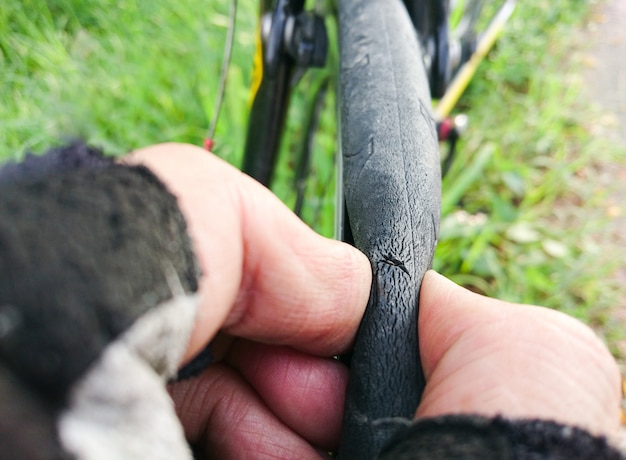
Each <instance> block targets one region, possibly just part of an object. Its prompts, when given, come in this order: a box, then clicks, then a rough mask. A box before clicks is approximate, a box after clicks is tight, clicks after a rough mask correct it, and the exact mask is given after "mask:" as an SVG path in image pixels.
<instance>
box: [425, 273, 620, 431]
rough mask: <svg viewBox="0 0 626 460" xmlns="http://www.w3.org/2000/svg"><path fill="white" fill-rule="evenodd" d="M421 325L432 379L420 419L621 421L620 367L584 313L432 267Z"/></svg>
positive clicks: (593, 425) (595, 425) (612, 424)
mask: <svg viewBox="0 0 626 460" xmlns="http://www.w3.org/2000/svg"><path fill="white" fill-rule="evenodd" d="M418 323H419V339H420V352H421V356H422V365H423V368H424V373H425V377H426V381H427V383H426V388H425V391H424V395H423V398H422V402H421V404H420V406H419V409H418V410H417V413H416V416H417V417H430V416H437V415H442V414H460V413H477V414H481V415H487V416H495V415H497V414H500V415H504V416H506V417H509V418H542V419H548V420H554V421H557V422H560V423H562V424H568V425H573V426H578V427H581V428H584V429H587V430H588V431H590V432H592V433H594V434H604V435H609V436H610V435H614V434H615V432H616V430H617V428H618V427H619V423H620V401H621V390H620V373H619V370H618V368H617V365H616V363H615V361H614V359H613V357H612V356H611V354H610V353H609V351H608V350H607V348H606V346H605V345H604V344H603V343H602V341H601V340H600V339H599V338H598V337H597V336H596V335H595V333H594V332H593V331H592V330H591V329H590V328H589V327H587V326H585V325H584V324H583V323H581V322H579V321H577V320H575V319H574V318H572V317H570V316H567V315H565V314H563V313H560V312H557V311H555V310H549V309H547V308H542V307H536V306H529V305H518V304H511V303H507V302H503V301H500V300H496V299H489V298H486V297H484V296H480V295H478V294H475V293H472V292H470V291H468V290H466V289H463V288H461V287H459V286H457V285H456V284H454V283H453V282H451V281H450V280H448V279H446V278H444V277H443V276H441V275H438V274H436V273H434V272H429V273H427V276H426V278H425V280H424V284H423V285H422V291H421V303H420V315H419V320H418Z"/></svg>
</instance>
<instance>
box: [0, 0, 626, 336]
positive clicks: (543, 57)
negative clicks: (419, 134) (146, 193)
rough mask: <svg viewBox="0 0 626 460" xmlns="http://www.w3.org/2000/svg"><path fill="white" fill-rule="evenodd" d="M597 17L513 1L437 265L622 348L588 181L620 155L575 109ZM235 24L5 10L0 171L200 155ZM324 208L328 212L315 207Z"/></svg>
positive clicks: (248, 28) (473, 88)
mask: <svg viewBox="0 0 626 460" xmlns="http://www.w3.org/2000/svg"><path fill="white" fill-rule="evenodd" d="M256 5H257V4H256V2H255V1H253V0H239V12H238V15H237V34H236V44H235V49H234V56H233V61H232V65H231V67H230V70H229V80H228V86H227V93H226V99H225V104H224V107H223V110H222V114H221V118H220V121H219V124H218V128H217V133H216V136H215V138H216V148H215V152H216V153H217V154H218V155H220V156H221V157H222V158H224V159H226V160H227V161H229V162H231V163H233V164H236V165H238V164H239V161H240V158H241V152H242V150H243V145H244V138H245V128H246V113H247V110H248V104H249V97H250V95H249V89H248V88H249V83H250V79H251V68H252V54H253V50H254V42H255V23H256V19H257V18H256V10H257V6H256ZM588 11H589V3H588V2H586V1H584V0H537V1H533V2H518V6H517V10H516V12H515V13H514V16H513V18H512V19H511V21H510V23H509V24H508V25H507V28H506V31H505V33H504V35H503V36H502V37H501V38H500V39H499V41H498V42H497V46H496V48H495V49H494V50H493V51H492V53H491V54H490V55H489V58H488V59H487V60H486V62H484V63H483V64H482V65H481V67H480V68H479V71H478V74H477V76H476V77H475V78H474V80H473V81H472V83H471V85H470V87H469V89H468V91H467V92H466V94H465V95H464V96H463V98H462V100H461V101H460V103H459V107H458V111H462V112H464V113H467V114H468V115H469V117H470V129H469V131H468V133H467V134H466V136H465V138H464V140H463V141H462V144H461V145H460V146H459V151H460V152H459V154H458V156H459V159H458V160H457V161H456V163H455V164H454V166H453V168H452V170H451V171H450V173H449V174H448V176H447V177H446V178H445V180H444V187H443V190H444V196H443V216H442V232H441V241H440V245H439V248H438V250H437V254H436V258H435V268H436V269H437V270H439V271H440V272H442V273H444V274H446V275H447V276H449V277H451V278H453V279H454V280H456V281H457V282H459V283H462V284H464V285H466V286H468V287H470V288H471V289H474V290H476V291H479V292H483V293H486V294H488V295H492V296H497V297H500V298H504V299H507V300H511V301H519V302H526V303H535V304H541V305H547V306H550V307H554V308H558V309H561V310H564V311H566V312H568V313H570V314H573V315H575V316H578V317H579V318H581V319H583V320H584V321H586V322H588V323H590V324H593V325H594V326H596V327H598V328H599V329H600V330H602V331H603V332H604V333H605V335H606V336H607V340H608V341H609V342H613V341H615V340H618V339H620V338H622V337H623V332H622V331H621V330H620V329H619V328H617V327H615V326H614V325H612V323H611V321H610V306H611V304H612V302H613V300H614V296H615V295H617V293H618V290H617V289H615V288H613V287H612V286H610V285H609V284H608V283H606V282H605V281H604V278H605V277H606V276H607V275H608V274H609V273H610V272H611V270H612V268H613V267H612V261H611V259H610V258H606V257H605V256H604V255H603V254H602V253H601V248H600V246H599V245H598V244H597V234H598V232H601V229H602V225H603V222H604V220H603V219H604V216H603V214H602V212H599V211H598V209H601V207H602V205H601V202H602V199H603V193H602V190H598V189H597V187H595V186H594V184H593V181H592V180H590V179H589V177H590V176H589V173H588V171H592V170H593V168H594V167H595V165H596V164H598V163H602V162H610V161H612V158H613V155H614V154H615V152H613V151H612V150H611V148H610V147H609V146H607V145H604V144H602V143H601V142H602V141H600V140H598V139H596V138H594V137H593V136H591V135H590V134H589V130H588V127H587V124H586V121H587V119H588V117H589V116H593V115H590V113H589V112H588V111H586V110H583V107H581V106H580V104H581V102H580V99H579V98H578V93H579V90H580V85H581V81H580V79H579V78H578V76H577V73H576V66H577V65H580V63H579V62H576V60H575V59H572V53H573V51H575V49H574V48H575V46H576V40H574V37H575V34H576V27H577V26H579V25H580V24H582V22H583V21H584V20H585V17H586V15H587V14H588ZM227 24H228V2H227V1H226V0H219V1H206V0H178V1H176V2H173V1H168V0H153V1H151V2H140V1H139V0H116V1H113V0H101V1H99V2H84V1H82V0H47V1H46V0H23V1H20V2H18V1H7V2H4V3H3V5H2V8H1V9H0V51H1V54H0V75H1V78H0V85H1V86H0V160H10V159H19V158H21V157H22V156H23V155H24V154H25V152H27V151H35V152H41V151H43V150H45V149H46V148H47V147H49V146H51V145H54V144H58V143H60V142H62V141H63V140H64V139H68V138H72V137H82V138H85V139H86V140H88V141H89V142H90V143H93V144H96V145H99V146H101V147H103V148H104V149H105V150H106V151H107V152H108V153H111V154H115V155H119V154H122V153H124V152H127V151H129V150H131V149H133V148H136V147H140V146H144V145H147V144H152V143H157V142H163V141H180V142H190V143H194V144H201V143H202V140H203V138H204V136H205V131H206V128H207V126H208V125H209V122H210V120H211V118H212V117H213V113H212V111H213V106H214V102H215V97H216V91H217V88H218V74H219V68H220V64H221V58H222V50H223V42H224V37H225V36H226V27H227ZM331 29H332V27H331ZM332 59H333V58H331V60H332ZM312 81H313V82H315V81H316V80H315V78H313V77H312ZM303 94H304V96H298V98H299V99H297V100H298V102H297V103H296V105H295V107H294V108H292V109H291V112H290V115H289V117H288V118H289V121H290V130H291V132H292V133H293V136H292V137H291V138H290V139H291V140H289V141H288V142H286V145H285V151H286V153H285V155H284V156H283V163H282V166H281V170H280V172H279V176H280V177H281V178H282V179H281V180H280V184H279V185H278V193H279V195H280V196H284V197H286V190H287V189H289V188H290V187H291V183H290V182H289V179H288V177H289V176H290V167H292V166H293V152H294V147H293V144H292V140H293V139H299V138H301V137H302V126H303V124H304V119H305V118H306V116H307V110H306V108H305V106H306V104H307V99H306V98H307V96H306V91H304V92H303ZM333 96H334V95H333V93H332V91H331V95H330V98H329V100H328V102H327V103H326V108H325V115H324V116H323V117H322V121H321V123H322V130H321V132H322V134H321V135H320V136H318V138H317V140H316V141H317V142H319V143H320V147H319V149H320V150H323V151H324V152H327V153H323V154H317V156H316V160H315V161H316V162H317V163H316V166H315V168H316V169H320V170H321V172H320V174H322V175H324V177H329V175H332V172H330V171H328V169H329V168H328V164H329V163H328V161H327V157H328V155H332V152H333V149H334V145H335V141H334V139H335V135H336V134H335V130H334V121H333V116H334V115H333V113H334V109H333V108H332V106H333ZM328 152H329V153H328ZM325 155H326V156H325ZM324 168H325V169H324ZM326 180H327V179H324V181H323V182H325V181H326ZM286 199H288V200H289V199H290V198H286ZM330 212H331V210H330V206H329V205H328V202H325V203H324V204H322V206H321V207H316V210H315V211H314V213H322V214H323V215H328V214H329V213H330ZM322 231H323V232H325V233H327V234H328V233H329V231H330V230H329V229H328V226H326V227H325V228H324V229H322Z"/></svg>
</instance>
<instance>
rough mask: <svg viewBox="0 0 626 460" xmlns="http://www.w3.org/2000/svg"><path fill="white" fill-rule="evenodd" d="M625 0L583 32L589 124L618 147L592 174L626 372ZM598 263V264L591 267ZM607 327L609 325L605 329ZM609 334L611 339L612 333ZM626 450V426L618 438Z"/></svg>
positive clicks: (611, 3)
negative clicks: (601, 199) (603, 221)
mask: <svg viewBox="0 0 626 460" xmlns="http://www.w3.org/2000/svg"><path fill="white" fill-rule="evenodd" d="M625 24H626V0H604V1H600V2H598V3H597V4H596V5H595V6H594V7H593V13H592V15H591V17H590V18H589V22H588V23H587V25H586V28H585V29H584V30H583V31H582V33H581V43H584V45H583V47H582V51H583V57H582V62H583V64H584V65H583V71H582V75H581V78H582V83H583V85H582V86H583V91H582V94H581V103H582V105H583V106H584V105H585V104H588V107H590V111H589V113H591V114H594V116H592V117H590V118H589V129H590V131H591V133H592V134H593V135H594V136H598V137H599V138H601V139H603V140H604V141H606V142H607V143H606V145H608V146H610V148H615V149H616V150H615V151H616V155H615V156H614V160H613V161H610V162H606V161H605V162H601V163H600V164H599V165H598V168H597V170H596V171H594V174H593V175H592V176H590V177H591V178H592V180H594V181H595V182H596V184H597V189H598V190H602V191H603V192H606V199H605V200H604V205H603V206H602V207H603V209H602V210H601V211H602V213H603V214H604V217H606V221H607V224H606V227H605V228H603V229H602V230H601V231H600V232H598V234H597V236H596V240H597V242H598V245H599V246H600V251H601V253H603V254H604V255H605V256H604V259H605V260H606V261H607V263H611V264H615V270H614V271H613V274H612V277H611V279H609V280H606V283H607V286H609V285H612V286H613V290H614V292H615V293H616V298H615V300H614V304H613V306H612V307H611V308H610V310H609V312H608V321H609V322H610V323H611V324H610V327H612V328H613V329H614V330H617V331H618V333H617V337H619V338H618V339H617V341H616V342H614V343H611V346H612V347H613V351H614V352H615V353H616V355H617V360H618V364H619V365H620V368H621V371H622V375H623V376H626V27H625V26H624V25H625ZM591 269H593V268H591ZM600 332H601V333H602V332H605V331H600ZM609 340H610V339H609ZM622 408H623V410H625V409H626V401H624V402H623V403H622ZM615 441H616V443H617V445H619V447H620V448H621V449H622V451H624V452H626V427H623V429H622V431H621V433H620V435H619V436H618V438H617V439H616V440H615Z"/></svg>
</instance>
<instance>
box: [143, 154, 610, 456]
mask: <svg viewBox="0 0 626 460" xmlns="http://www.w3.org/2000/svg"><path fill="white" fill-rule="evenodd" d="M132 161H140V162H142V163H145V164H146V165H147V166H149V167H150V168H151V169H152V170H153V171H154V172H156V173H157V175H159V176H160V177H161V179H162V180H164V182H165V183H166V184H167V185H168V186H169V188H170V189H171V190H172V192H173V193H174V194H176V195H177V196H178V197H179V202H180V205H181V208H182V211H183V213H184V214H185V216H186V218H187V221H188V225H189V230H190V234H191V236H192V238H193V240H194V244H195V249H196V253H197V255H198V257H199V260H200V264H201V267H202V270H203V273H204V276H203V279H202V281H201V288H200V289H201V296H202V298H203V302H202V304H201V306H200V313H199V315H198V320H197V323H196V328H195V331H194V333H193V335H192V338H191V341H190V345H189V349H188V352H187V357H190V356H193V355H194V354H195V353H196V352H197V351H199V350H200V349H201V348H202V347H203V346H204V345H205V344H206V343H207V342H208V341H209V340H211V339H212V338H214V340H213V344H214V346H213V351H214V353H215V355H216V358H217V360H216V361H217V362H216V363H215V364H213V365H211V366H210V367H209V368H208V369H207V370H206V371H205V372H204V373H203V374H202V375H201V376H199V377H198V378H195V379H192V380H188V381H185V382H180V383H178V384H176V385H174V386H173V387H172V388H171V394H172V396H173V398H174V401H175V403H176V407H177V412H178V414H179V416H180V418H181V420H182V422H183V425H184V427H185V431H186V434H187V436H188V438H189V439H190V441H192V442H193V443H195V444H196V445H200V446H201V448H202V449H206V452H211V453H212V455H214V456H216V457H218V458H244V457H246V455H252V457H254V458H265V457H272V458H302V459H307V458H319V456H320V455H321V454H320V452H325V451H329V450H333V449H334V448H335V447H336V445H337V442H338V438H339V433H340V424H341V418H342V412H343V394H344V391H345V386H346V383H347V378H348V372H347V369H346V368H345V367H344V366H343V365H342V364H341V363H339V362H337V361H335V360H333V359H332V358H329V357H331V356H333V355H336V354H340V353H342V352H344V351H346V350H347V349H349V347H350V344H351V342H352V340H353V338H354V335H355V333H356V330H357V328H358V324H359V321H360V319H361V317H362V314H363V311H364V308H365V304H366V301H367V298H368V294H369V288H370V283H371V273H370V265H369V263H368V261H367V260H366V259H365V257H364V256H363V255H362V254H360V253H359V252H358V251H356V250H354V249H352V248H350V247H348V246H346V245H343V244H341V243H337V242H333V241H330V240H327V239H324V238H321V237H319V236H317V235H315V234H314V233H313V232H312V231H311V230H309V229H308V228H307V227H306V226H305V225H304V224H302V223H301V222H300V221H299V220H298V219H297V218H295V217H294V216H293V215H292V214H291V213H290V212H289V211H288V210H287V209H286V208H285V207H284V206H283V205H282V204H280V203H279V202H278V200H277V199H276V198H275V197H273V195H271V193H269V192H268V191H267V190H266V189H264V188H263V187H261V186H260V185H258V184H256V183H255V182H254V181H252V180H251V179H249V178H247V177H246V176H244V175H242V174H241V173H240V172H238V171H237V170H235V169H234V168H232V167H230V166H228V165H227V164H225V163H224V162H222V161H220V160H218V159H217V158H215V157H213V156H211V155H208V154H207V153H206V152H204V151H202V150H201V149H198V148H194V147H190V146H181V145H176V144H168V145H161V146H156V147H151V148H149V149H145V150H142V151H138V152H136V153H135V154H134V155H133V160H132ZM421 297H422V299H421V307H420V308H421V312H420V318H419V332H420V345H421V353H422V360H423V365H424V370H425V373H426V377H427V386H426V391H425V394H424V399H423V402H422V404H421V405H420V407H419V409H418V411H417V414H416V415H417V416H418V417H428V416H436V415H441V414H446V413H468V412H473V413H481V414H486V415H494V414H496V413H500V414H502V415H505V416H509V417H515V416H527V417H543V418H549V419H556V420H558V421H561V422H565V423H571V424H576V425H579V426H584V427H586V428H588V429H590V430H591V431H593V432H605V433H609V432H610V431H612V430H613V429H614V428H615V427H616V426H617V420H618V407H619V375H618V373H617V370H616V367H615V363H614V362H613V360H612V358H611V357H610V355H609V354H608V352H607V351H606V348H604V347H603V345H602V344H601V343H600V342H599V340H598V339H597V338H595V336H594V335H593V334H592V333H591V332H590V331H589V330H588V329H587V328H586V327H585V326H583V325H582V324H580V323H579V322H577V321H575V320H572V319H571V318H568V317H566V316H565V315H562V314H559V313H556V312H553V311H548V310H545V309H540V308H537V307H527V306H517V305H511V304H507V303H504V302H501V301H498V300H492V299H487V298H484V297H481V296H477V295H475V294H472V293H470V292H469V291H466V290H464V289H462V288H460V287H458V286H456V285H454V284H453V283H451V282H450V281H448V280H445V278H443V277H440V276H438V275H436V274H434V273H432V272H429V273H428V274H427V275H426V277H425V279H424V284H423V286H422V296H421ZM218 330H219V333H218Z"/></svg>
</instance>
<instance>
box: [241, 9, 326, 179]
mask: <svg viewBox="0 0 626 460" xmlns="http://www.w3.org/2000/svg"><path fill="white" fill-rule="evenodd" d="M303 7H304V1H303V0H278V1H277V2H276V4H275V7H274V9H273V11H268V12H266V13H265V14H264V15H263V16H262V24H261V40H262V50H263V59H262V66H263V69H262V78H261V83H260V85H259V87H258V90H257V93H256V95H255V98H254V102H253V104H252V109H251V112H250V118H249V121H248V135H247V136H246V147H245V153H244V160H243V164H242V170H243V171H244V172H246V173H247V174H249V175H251V176H252V177H254V178H255V179H257V180H258V181H259V182H261V183H263V184H265V185H269V184H270V183H271V180H272V176H273V172H274V169H275V164H276V161H277V157H278V149H279V146H280V137H281V135H282V132H283V129H284V122H285V115H286V110H287V101H288V99H289V95H290V92H291V89H292V86H293V78H292V77H293V74H294V71H297V70H301V69H305V68H308V67H313V66H320V65H323V63H324V61H325V59H326V53H327V48H328V39H327V36H326V29H325V26H324V22H323V21H322V20H321V18H319V17H318V16H316V15H314V14H311V13H307V12H304V11H303Z"/></svg>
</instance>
